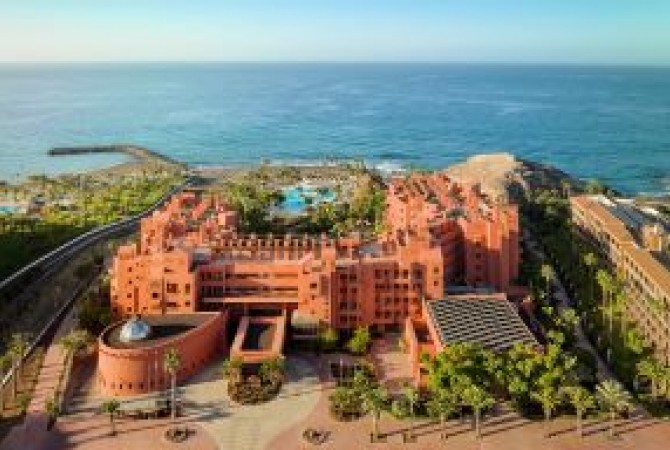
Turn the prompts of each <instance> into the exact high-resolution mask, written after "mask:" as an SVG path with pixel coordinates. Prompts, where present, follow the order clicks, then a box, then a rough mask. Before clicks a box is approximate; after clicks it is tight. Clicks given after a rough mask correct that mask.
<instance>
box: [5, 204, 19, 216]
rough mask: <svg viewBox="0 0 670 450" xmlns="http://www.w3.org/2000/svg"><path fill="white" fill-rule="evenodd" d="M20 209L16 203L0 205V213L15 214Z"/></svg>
mask: <svg viewBox="0 0 670 450" xmlns="http://www.w3.org/2000/svg"><path fill="white" fill-rule="evenodd" d="M21 209H22V208H21V207H20V206H18V205H0V214H16V213H17V212H19V211H20V210H21Z"/></svg>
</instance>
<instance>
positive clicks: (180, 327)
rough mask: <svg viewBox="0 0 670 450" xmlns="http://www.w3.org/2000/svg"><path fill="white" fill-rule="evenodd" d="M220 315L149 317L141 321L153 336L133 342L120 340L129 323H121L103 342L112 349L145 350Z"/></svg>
mask: <svg viewBox="0 0 670 450" xmlns="http://www.w3.org/2000/svg"><path fill="white" fill-rule="evenodd" d="M217 314H219V313H215V312H213V313H196V314H166V315H147V316H142V317H141V319H142V320H143V321H145V322H146V323H148V324H149V325H150V326H151V335H150V336H149V338H148V339H144V340H141V341H133V342H123V341H121V339H120V334H121V328H122V327H123V325H124V324H125V323H126V322H127V320H124V321H123V322H119V323H116V324H114V325H113V326H112V327H111V328H108V329H107V331H105V332H104V334H103V336H102V340H103V342H104V343H105V344H106V345H108V346H110V347H112V348H127V349H132V348H144V347H153V346H155V345H157V344H159V343H161V342H163V341H166V340H170V339H173V338H174V337H175V336H178V335H180V334H184V333H187V332H189V331H191V330H193V329H195V328H197V327H198V326H200V325H201V324H203V323H205V322H207V321H208V320H210V319H211V318H212V317H214V316H216V315H217Z"/></svg>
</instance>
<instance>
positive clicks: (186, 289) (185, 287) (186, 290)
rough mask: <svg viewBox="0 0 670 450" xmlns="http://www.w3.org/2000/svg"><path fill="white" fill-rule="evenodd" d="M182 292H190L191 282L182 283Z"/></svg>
mask: <svg viewBox="0 0 670 450" xmlns="http://www.w3.org/2000/svg"><path fill="white" fill-rule="evenodd" d="M184 293H185V294H190V293H191V284H190V283H186V284H185V285H184Z"/></svg>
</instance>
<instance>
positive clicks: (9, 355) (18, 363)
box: [0, 333, 30, 416]
mask: <svg viewBox="0 0 670 450" xmlns="http://www.w3.org/2000/svg"><path fill="white" fill-rule="evenodd" d="M29 343H30V335H29V334H28V333H14V334H13V335H12V336H11V338H10V340H9V344H8V346H7V351H6V352H5V353H4V354H2V355H0V378H1V379H4V377H5V376H7V374H8V373H11V374H12V376H11V391H10V392H11V398H12V400H13V401H14V402H16V401H17V399H18V397H19V395H18V389H19V385H18V383H19V380H20V379H21V378H22V377H23V372H24V367H23V366H24V358H25V356H26V352H27V351H28V346H29ZM4 400H5V395H4V392H1V393H0V416H2V412H3V411H4V408H5V404H4Z"/></svg>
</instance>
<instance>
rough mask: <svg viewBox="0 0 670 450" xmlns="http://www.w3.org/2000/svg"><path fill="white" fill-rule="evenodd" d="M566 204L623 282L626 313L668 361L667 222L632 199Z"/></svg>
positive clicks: (578, 199) (582, 199)
mask: <svg viewBox="0 0 670 450" xmlns="http://www.w3.org/2000/svg"><path fill="white" fill-rule="evenodd" d="M570 205H571V210H572V221H573V223H574V225H575V226H576V228H577V229H578V230H579V231H581V233H582V234H583V235H584V236H585V237H586V238H588V239H589V240H590V241H591V242H592V243H593V244H594V245H595V247H596V248H597V249H598V251H599V252H600V254H601V256H602V257H603V258H604V260H605V261H607V262H608V263H609V264H610V266H611V268H612V269H613V270H614V271H615V272H616V273H617V274H618V275H619V277H621V278H622V279H623V281H624V282H625V285H626V290H627V294H628V302H627V303H626V305H625V308H626V311H627V313H628V314H629V315H630V317H631V318H632V319H633V320H634V321H635V322H636V323H637V325H638V326H639V328H640V330H641V331H642V332H643V334H644V335H645V337H646V339H647V341H648V342H649V343H650V344H652V345H653V346H654V348H655V350H656V352H657V354H658V356H659V357H661V358H662V359H663V360H664V361H666V362H667V363H670V258H669V253H668V248H669V245H670V233H669V230H670V227H669V224H668V223H667V222H666V221H665V220H664V219H663V218H662V216H661V215H660V214H658V213H656V212H655V211H654V210H651V209H645V208H641V207H638V206H637V205H636V204H635V203H634V202H633V201H631V200H623V199H614V198H608V197H605V196H602V195H595V196H578V197H572V198H571V199H570Z"/></svg>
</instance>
